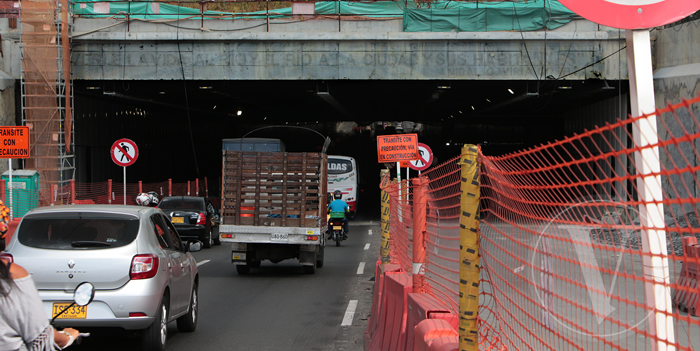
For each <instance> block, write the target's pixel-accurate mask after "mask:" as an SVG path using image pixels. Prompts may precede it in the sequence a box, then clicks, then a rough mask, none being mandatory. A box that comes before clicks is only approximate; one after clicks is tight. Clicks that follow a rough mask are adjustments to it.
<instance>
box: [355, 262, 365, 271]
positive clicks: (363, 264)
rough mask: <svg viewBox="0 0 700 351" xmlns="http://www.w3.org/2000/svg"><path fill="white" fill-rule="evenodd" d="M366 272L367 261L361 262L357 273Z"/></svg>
mask: <svg viewBox="0 0 700 351" xmlns="http://www.w3.org/2000/svg"><path fill="white" fill-rule="evenodd" d="M364 272H365V263H364V262H360V266H358V267H357V274H362V273H364Z"/></svg>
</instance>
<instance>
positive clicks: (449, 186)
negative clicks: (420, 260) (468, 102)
mask: <svg viewBox="0 0 700 351" xmlns="http://www.w3.org/2000/svg"><path fill="white" fill-rule="evenodd" d="M458 161H459V157H456V158H454V159H452V160H449V161H447V162H445V163H443V164H441V165H438V166H435V167H433V168H432V169H430V170H428V171H426V172H424V173H423V176H425V177H426V178H428V180H429V181H428V188H427V194H426V197H427V201H428V214H427V221H426V227H427V228H426V229H427V235H426V236H425V241H426V256H427V260H426V265H425V280H426V282H427V283H428V284H427V287H426V288H425V290H426V291H427V292H428V293H429V294H431V295H433V296H434V297H435V298H437V299H438V300H439V301H442V302H443V303H444V304H445V305H446V306H447V307H449V308H450V310H451V311H452V312H453V313H455V314H457V312H458V311H459V230H460V229H459V216H460V179H459V176H460V166H459V164H458Z"/></svg>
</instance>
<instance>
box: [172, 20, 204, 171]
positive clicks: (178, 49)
mask: <svg viewBox="0 0 700 351" xmlns="http://www.w3.org/2000/svg"><path fill="white" fill-rule="evenodd" d="M177 11H178V16H179V14H180V8H179V7H178V10H177ZM175 38H176V39H175V41H176V42H177V54H178V56H179V58H180V71H181V72H182V85H183V87H184V90H185V111H186V112H187V125H188V127H189V128H188V129H189V132H190V144H191V145H192V156H193V157H194V168H195V171H197V177H198V178H199V164H198V163H197V149H196V148H195V146H194V135H193V134H192V120H191V117H190V101H189V98H188V96H187V79H186V78H185V66H184V65H183V63H182V51H181V50H180V29H179V28H178V29H177V32H176V34H175Z"/></svg>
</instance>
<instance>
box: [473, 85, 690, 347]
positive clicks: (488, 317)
mask: <svg viewBox="0 0 700 351" xmlns="http://www.w3.org/2000/svg"><path fill="white" fill-rule="evenodd" d="M699 103H700V98H696V99H693V100H690V101H686V102H684V103H682V104H678V105H674V106H670V105H669V106H668V107H666V108H664V109H662V110H658V111H656V116H657V117H654V116H652V117H651V118H652V119H655V120H656V121H657V125H658V132H657V133H655V134H654V135H652V134H651V133H647V134H644V133H641V134H640V136H639V137H636V138H635V131H636V130H642V131H644V130H645V128H646V127H647V126H648V121H647V120H646V117H647V116H642V117H639V118H628V119H626V120H624V121H618V122H617V123H615V124H610V125H606V126H603V127H600V128H597V129H595V130H593V131H586V132H585V133H583V134H581V135H575V136H573V137H570V138H567V139H564V140H563V141H557V142H553V143H549V144H547V145H542V146H540V147H536V148H532V149H528V150H525V151H521V152H517V153H513V154H510V155H506V156H502V157H489V156H482V169H481V171H482V173H481V184H482V185H481V186H482V188H481V194H482V195H481V198H482V210H483V214H484V218H483V219H482V221H481V222H482V223H481V254H482V277H483V279H484V280H483V282H482V286H481V292H482V296H481V297H482V304H481V313H480V317H481V319H480V322H481V327H480V331H481V334H482V340H481V343H482V345H487V346H492V347H495V348H496V349H501V348H504V349H508V350H653V349H658V350H665V349H668V350H672V349H676V350H692V349H698V348H700V333H699V330H700V328H699V327H700V322H699V321H698V318H697V317H696V316H691V315H690V314H695V313H697V312H700V311H693V310H692V307H694V306H695V305H696V304H697V299H695V300H693V299H692V298H684V297H682V296H680V295H681V294H680V293H688V294H690V295H694V296H695V297H697V294H698V285H697V280H696V275H694V274H695V272H696V271H697V267H698V266H697V263H698V258H697V257H696V256H690V255H688V254H684V252H683V238H697V237H698V236H699V235H700V225H698V220H697V217H698V205H699V203H698V200H697V199H698V196H699V195H700V182H698V171H700V167H699V164H698V162H699V161H698V159H699V157H698V142H699V141H700V140H698V137H699V136H700V133H698V130H699V129H700V121H699V120H698V116H696V114H695V113H697V111H698V110H699V109H700V104H699ZM657 137H658V142H656V141H655V139H656V138H657ZM647 144H649V145H647ZM645 145H646V146H645ZM655 149H656V150H658V152H657V153H655V152H654V151H655ZM654 164H657V165H658V164H660V169H657V168H655V167H654ZM640 199H642V200H640ZM692 249H693V248H692V247H688V248H687V250H692ZM688 312H690V314H689V313H688Z"/></svg>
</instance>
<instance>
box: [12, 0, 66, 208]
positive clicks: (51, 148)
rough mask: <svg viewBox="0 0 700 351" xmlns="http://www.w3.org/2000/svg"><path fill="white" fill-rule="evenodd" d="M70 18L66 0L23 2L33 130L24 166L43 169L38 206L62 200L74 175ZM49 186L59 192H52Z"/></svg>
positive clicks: (25, 88) (26, 117)
mask: <svg viewBox="0 0 700 351" xmlns="http://www.w3.org/2000/svg"><path fill="white" fill-rule="evenodd" d="M71 18H72V6H71V4H70V3H69V2H68V0H25V1H22V2H21V5H20V20H21V33H22V34H21V39H20V40H21V45H22V49H23V50H22V70H23V74H22V92H21V94H22V122H23V124H24V125H26V126H28V127H29V129H30V132H31V141H30V153H31V157H30V158H29V159H27V160H26V161H25V167H24V168H25V169H27V170H36V171H38V172H39V183H40V186H39V204H40V205H47V204H49V203H62V202H64V201H62V196H61V193H62V192H61V190H60V189H63V188H64V186H65V185H67V184H68V183H69V182H70V180H72V179H74V177H75V160H74V157H73V151H72V150H73V147H72V146H73V140H74V139H73V118H72V115H73V112H72V109H71V106H72V103H73V93H72V91H71V86H72V80H71V76H70V38H71V30H72V24H71V20H70V19H71ZM51 189H58V190H56V192H55V193H54V194H52V190H51ZM52 197H53V200H54V201H51V200H52Z"/></svg>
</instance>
